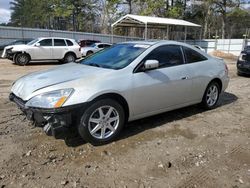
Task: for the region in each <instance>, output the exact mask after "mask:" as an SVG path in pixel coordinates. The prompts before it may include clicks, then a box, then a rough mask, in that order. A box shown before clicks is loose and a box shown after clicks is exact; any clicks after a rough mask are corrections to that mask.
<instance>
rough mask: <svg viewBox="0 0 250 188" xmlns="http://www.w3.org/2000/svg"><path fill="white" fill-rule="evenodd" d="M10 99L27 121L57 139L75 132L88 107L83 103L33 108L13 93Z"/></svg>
mask: <svg viewBox="0 0 250 188" xmlns="http://www.w3.org/2000/svg"><path fill="white" fill-rule="evenodd" d="M9 99H10V101H12V102H14V103H16V104H17V106H18V107H19V108H20V109H21V111H22V112H23V113H24V114H25V115H26V117H27V119H28V120H30V121H33V122H34V124H35V126H37V127H43V129H44V131H45V132H46V134H47V135H52V136H54V137H55V138H63V137H64V136H66V135H67V134H68V133H69V132H70V131H73V130H75V129H76V125H77V124H78V123H79V121H80V117H81V115H82V113H83V112H84V109H85V107H86V103H83V104H78V105H72V106H67V107H61V108H53V109H45V108H33V107H26V106H25V103H26V101H23V100H22V99H21V98H19V97H17V96H15V95H14V94H13V93H11V94H10V96H9Z"/></svg>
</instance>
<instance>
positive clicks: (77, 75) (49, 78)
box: [11, 63, 113, 100]
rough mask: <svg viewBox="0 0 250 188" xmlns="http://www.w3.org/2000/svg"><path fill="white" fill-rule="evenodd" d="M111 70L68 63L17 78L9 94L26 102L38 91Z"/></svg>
mask: <svg viewBox="0 0 250 188" xmlns="http://www.w3.org/2000/svg"><path fill="white" fill-rule="evenodd" d="M111 71H113V70H111V69H104V68H98V67H93V66H87V65H82V64H77V63H68V64H65V65H61V66H58V67H56V68H52V69H49V70H46V71H39V72H35V73H32V74H28V75H26V76H23V77H21V78H19V79H18V80H17V81H16V82H15V83H14V84H13V86H12V89H11V92H12V93H14V94H15V95H16V96H17V97H19V98H21V99H23V100H28V98H29V96H30V95H31V94H32V93H33V92H35V91H38V90H40V89H43V88H46V87H49V86H53V85H56V84H60V83H64V82H68V81H73V80H77V79H85V78H86V80H89V79H91V78H95V77H96V76H97V75H98V77H100V76H102V74H106V73H109V72H111Z"/></svg>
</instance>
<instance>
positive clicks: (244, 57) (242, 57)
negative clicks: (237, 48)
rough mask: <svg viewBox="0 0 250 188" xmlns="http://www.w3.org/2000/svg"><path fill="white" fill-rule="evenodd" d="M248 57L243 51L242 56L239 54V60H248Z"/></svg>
mask: <svg viewBox="0 0 250 188" xmlns="http://www.w3.org/2000/svg"><path fill="white" fill-rule="evenodd" d="M246 59H247V54H245V53H241V54H240V56H239V60H240V61H246Z"/></svg>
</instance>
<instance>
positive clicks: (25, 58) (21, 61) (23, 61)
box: [14, 53, 30, 66]
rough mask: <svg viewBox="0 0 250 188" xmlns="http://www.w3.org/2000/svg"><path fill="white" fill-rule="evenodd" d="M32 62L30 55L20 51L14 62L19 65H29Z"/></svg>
mask: <svg viewBox="0 0 250 188" xmlns="http://www.w3.org/2000/svg"><path fill="white" fill-rule="evenodd" d="M29 62H30V56H29V55H28V54H25V53H19V54H16V55H15V56H14V63H15V64H17V65H22V66H24V65H27V64H28V63H29Z"/></svg>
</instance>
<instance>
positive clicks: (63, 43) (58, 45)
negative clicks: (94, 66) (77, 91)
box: [2, 37, 81, 65]
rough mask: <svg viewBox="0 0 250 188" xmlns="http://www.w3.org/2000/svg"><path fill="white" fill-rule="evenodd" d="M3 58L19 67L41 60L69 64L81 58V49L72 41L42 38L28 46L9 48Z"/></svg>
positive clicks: (6, 48) (5, 50)
mask: <svg viewBox="0 0 250 188" xmlns="http://www.w3.org/2000/svg"><path fill="white" fill-rule="evenodd" d="M2 57H3V58H8V59H10V60H13V61H14V63H16V64H18V65H26V64H28V63H29V62H30V61H41V60H58V61H63V62H66V63H68V62H74V61H75V60H76V59H79V58H81V48H80V46H79V45H78V44H77V43H76V42H75V40H72V39H67V38H56V37H46V38H44V37H42V38H37V39H34V40H32V41H31V42H29V43H28V44H26V45H25V44H24V45H13V46H7V47H5V49H4V52H3V54H2Z"/></svg>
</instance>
